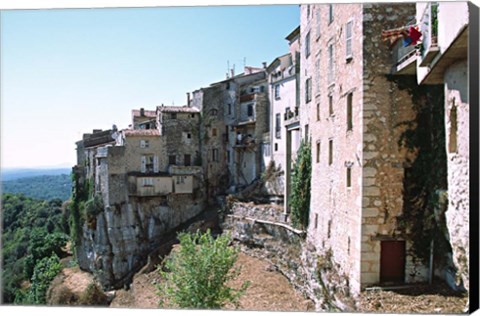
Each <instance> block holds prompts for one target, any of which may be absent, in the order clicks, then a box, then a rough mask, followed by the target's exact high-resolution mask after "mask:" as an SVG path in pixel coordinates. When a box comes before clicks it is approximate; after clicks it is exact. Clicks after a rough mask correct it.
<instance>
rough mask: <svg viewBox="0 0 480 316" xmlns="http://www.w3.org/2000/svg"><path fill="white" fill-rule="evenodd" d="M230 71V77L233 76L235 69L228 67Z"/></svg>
mask: <svg viewBox="0 0 480 316" xmlns="http://www.w3.org/2000/svg"><path fill="white" fill-rule="evenodd" d="M230 73H231V75H232V77H235V70H234V69H233V68H232V69H230Z"/></svg>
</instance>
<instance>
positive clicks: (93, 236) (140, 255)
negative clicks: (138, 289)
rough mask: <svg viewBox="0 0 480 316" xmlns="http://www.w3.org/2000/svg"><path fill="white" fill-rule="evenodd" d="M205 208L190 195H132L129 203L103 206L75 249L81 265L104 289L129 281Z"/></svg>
mask: <svg viewBox="0 0 480 316" xmlns="http://www.w3.org/2000/svg"><path fill="white" fill-rule="evenodd" d="M203 209H204V205H203V203H202V200H195V199H192V198H191V196H190V195H186V194H185V195H184V194H171V195H169V196H167V197H166V198H165V197H150V198H148V199H143V198H131V199H130V200H129V202H128V203H124V204H121V205H111V206H107V207H105V209H104V211H103V212H101V213H100V214H98V215H97V216H96V220H95V221H94V222H93V224H94V225H92V223H90V224H89V223H84V224H83V227H82V230H81V232H82V235H81V238H80V242H79V244H78V245H77V248H76V254H77V260H78V263H79V265H80V267H81V268H82V269H84V270H87V271H90V272H92V273H94V274H95V276H96V277H97V279H98V281H99V282H100V283H101V284H102V286H103V287H104V288H107V289H109V288H118V287H122V286H124V285H126V284H128V283H130V281H131V278H132V276H133V274H134V273H135V272H137V271H138V270H139V269H140V268H141V267H143V266H144V265H145V264H146V263H147V261H148V255H149V254H150V253H151V252H152V251H154V250H155V249H157V248H158V247H160V246H161V245H162V244H163V243H165V242H166V241H168V240H169V239H172V238H174V237H175V235H174V231H175V229H176V228H178V227H179V226H180V225H182V224H185V223H187V222H188V220H190V219H192V218H193V217H195V216H196V215H197V214H199V213H200V212H201V211H202V210H203Z"/></svg>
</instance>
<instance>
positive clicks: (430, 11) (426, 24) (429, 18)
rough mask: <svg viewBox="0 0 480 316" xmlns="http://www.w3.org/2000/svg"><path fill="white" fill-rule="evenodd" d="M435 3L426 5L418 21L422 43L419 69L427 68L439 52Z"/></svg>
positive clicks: (436, 6)
mask: <svg viewBox="0 0 480 316" xmlns="http://www.w3.org/2000/svg"><path fill="white" fill-rule="evenodd" d="M437 8H438V4H437V3H428V4H427V7H426V8H425V12H424V13H423V16H422V19H421V20H420V32H421V33H422V43H421V44H420V48H419V52H420V64H419V66H420V67H426V66H428V65H429V64H430V63H431V62H432V61H433V59H434V58H435V56H437V54H438V53H439V52H440V48H439V47H438V41H437V38H438V18H437Z"/></svg>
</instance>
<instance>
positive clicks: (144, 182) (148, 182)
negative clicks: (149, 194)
mask: <svg viewBox="0 0 480 316" xmlns="http://www.w3.org/2000/svg"><path fill="white" fill-rule="evenodd" d="M142 186H144V187H153V178H142Z"/></svg>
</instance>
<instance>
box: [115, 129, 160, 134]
mask: <svg viewBox="0 0 480 316" xmlns="http://www.w3.org/2000/svg"><path fill="white" fill-rule="evenodd" d="M123 134H124V135H125V136H160V131H159V130H158V129H125V130H123Z"/></svg>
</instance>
